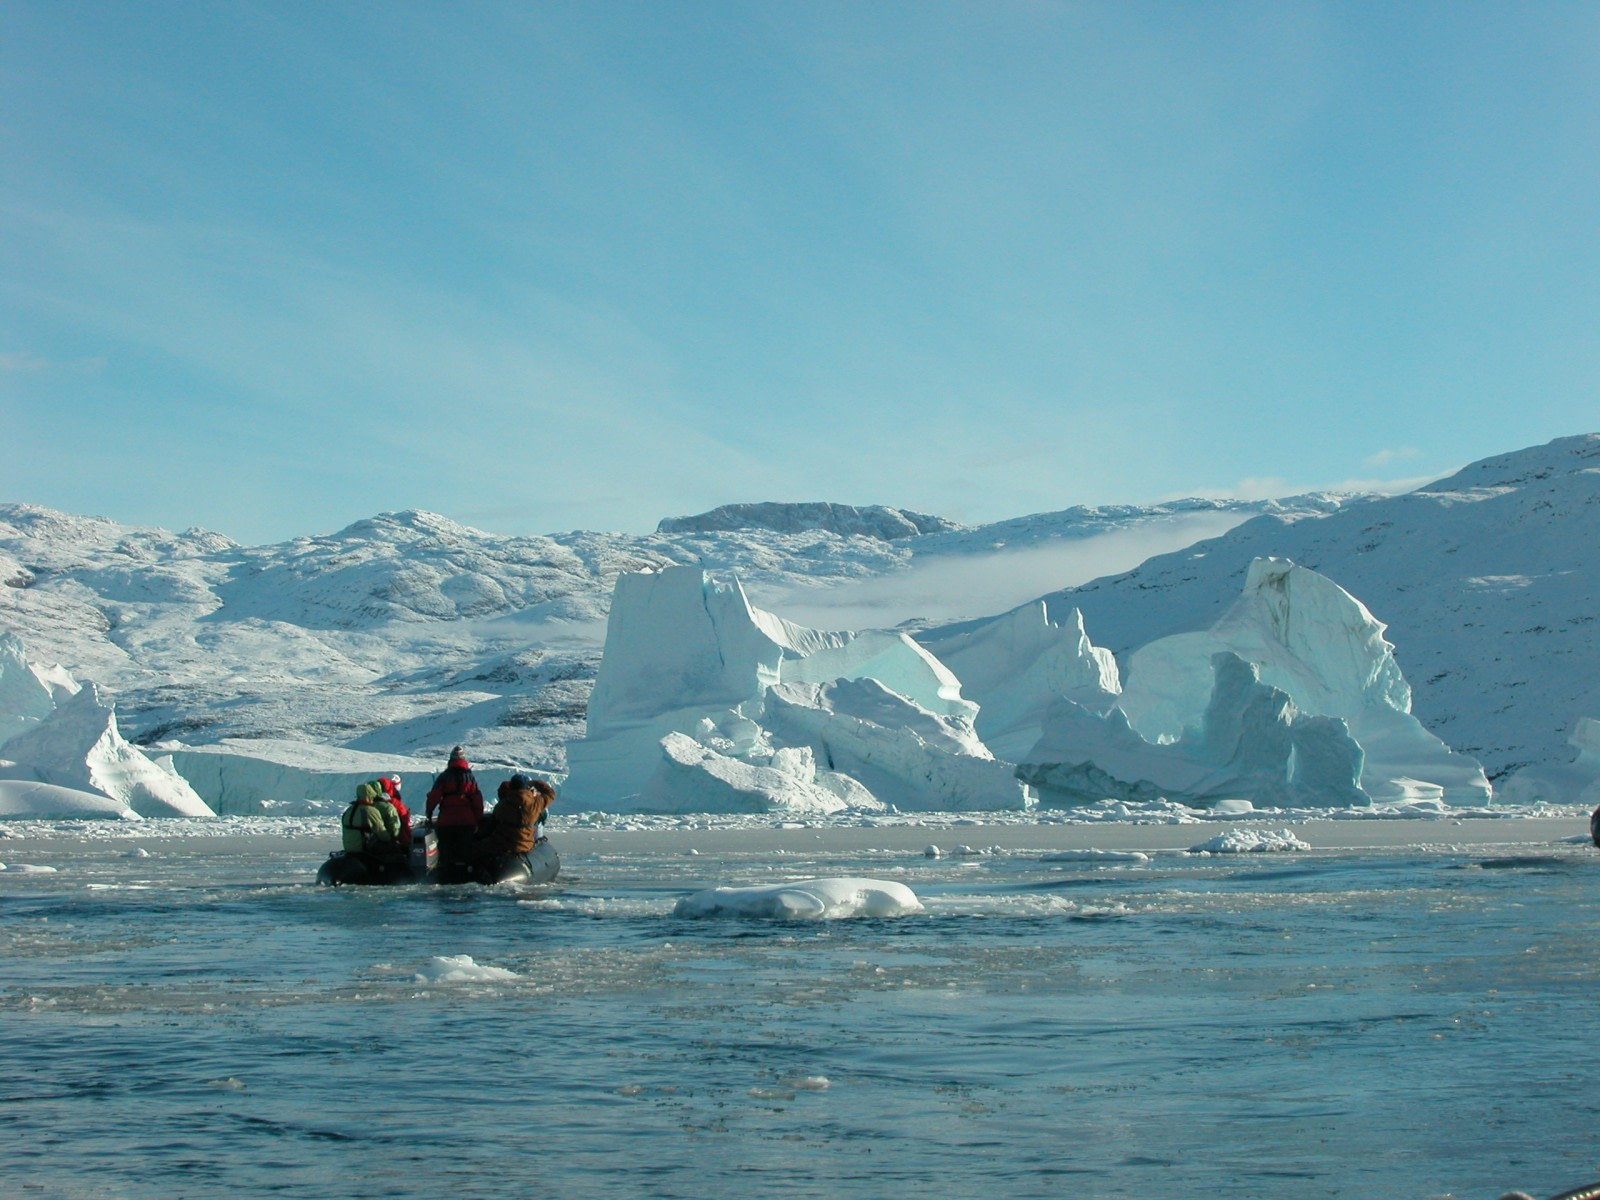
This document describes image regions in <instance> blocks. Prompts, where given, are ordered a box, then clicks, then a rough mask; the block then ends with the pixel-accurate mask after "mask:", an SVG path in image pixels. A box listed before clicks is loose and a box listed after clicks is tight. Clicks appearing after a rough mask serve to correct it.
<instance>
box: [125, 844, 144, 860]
mask: <svg viewBox="0 0 1600 1200" xmlns="http://www.w3.org/2000/svg"><path fill="white" fill-rule="evenodd" d="M122 857H123V858H149V857H150V851H148V850H146V849H145V848H144V847H143V846H135V847H134V848H133V849H132V850H129V851H128V852H127V853H126V854H124V855H123V856H122Z"/></svg>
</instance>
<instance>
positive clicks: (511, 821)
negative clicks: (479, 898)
mask: <svg viewBox="0 0 1600 1200" xmlns="http://www.w3.org/2000/svg"><path fill="white" fill-rule="evenodd" d="M555 798H556V790H555V788H553V787H551V786H550V785H549V784H548V783H546V782H545V781H544V780H542V779H529V778H527V777H526V776H524V775H521V774H518V775H513V776H512V777H511V778H510V779H508V780H506V781H505V782H504V783H502V784H501V785H500V788H499V790H498V791H497V792H496V795H495V806H494V812H492V813H491V814H489V817H488V819H487V820H486V821H485V822H484V826H485V828H486V833H485V836H484V837H483V839H482V840H481V841H480V842H479V843H478V853H477V861H476V872H475V873H476V874H477V877H478V878H479V879H480V880H481V881H483V882H485V883H494V882H495V881H496V880H498V879H500V878H501V877H502V876H503V875H505V873H506V871H507V870H508V869H509V868H510V867H511V864H512V860H513V859H515V858H517V857H519V856H521V855H524V854H526V853H528V851H530V850H532V849H533V847H534V845H535V844H536V843H537V842H538V840H539V826H540V824H541V823H542V822H543V821H544V815H545V812H546V810H548V809H549V807H550V804H551V801H553V800H554V799H555Z"/></svg>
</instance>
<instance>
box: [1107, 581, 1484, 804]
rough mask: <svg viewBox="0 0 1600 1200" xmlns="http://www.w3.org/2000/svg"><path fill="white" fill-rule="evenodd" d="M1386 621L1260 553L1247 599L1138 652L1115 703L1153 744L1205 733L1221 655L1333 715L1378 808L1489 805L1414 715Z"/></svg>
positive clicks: (1479, 779)
mask: <svg viewBox="0 0 1600 1200" xmlns="http://www.w3.org/2000/svg"><path fill="white" fill-rule="evenodd" d="M1383 632H1384V625H1383V623H1382V622H1381V621H1379V620H1378V619H1377V618H1375V617H1374V616H1373V615H1372V614H1371V613H1370V612H1368V611H1367V609H1366V606H1365V605H1363V604H1362V603H1361V602H1360V601H1359V600H1357V599H1356V598H1355V597H1354V596H1352V595H1350V593H1349V592H1346V591H1345V590H1344V589H1343V588H1341V587H1339V586H1338V585H1337V584H1336V583H1334V582H1333V581H1332V580H1330V579H1327V578H1326V577H1324V576H1322V575H1319V574H1318V573H1317V572H1315V571H1312V570H1309V569H1308V568H1306V567H1301V566H1297V565H1295V564H1294V563H1292V562H1290V561H1289V560H1287V559H1280V558H1258V559H1256V560H1255V561H1254V562H1253V563H1252V564H1251V566H1250V570H1249V573H1248V575H1247V578H1246V580H1245V586H1244V591H1243V593H1242V594H1241V595H1240V596H1239V598H1238V599H1237V600H1235V601H1234V603H1233V605H1232V606H1231V607H1229V608H1228V610H1227V611H1226V612H1224V613H1223V615H1222V617H1221V618H1220V619H1219V620H1218V621H1217V622H1216V623H1215V624H1214V625H1213V626H1212V627H1211V628H1210V629H1209V630H1206V631H1204V632H1196V633H1179V634H1173V635H1172V636H1170V637H1164V638H1159V639H1157V640H1156V641H1153V642H1150V643H1149V644H1147V645H1145V646H1142V647H1140V648H1139V649H1138V650H1135V651H1134V652H1133V654H1132V656H1131V657H1130V659H1129V663H1128V680H1127V684H1126V686H1125V687H1124V689H1123V692H1122V695H1121V697H1120V698H1119V699H1118V702H1117V703H1118V705H1119V707H1120V708H1121V709H1122V711H1123V712H1124V713H1126V714H1127V717H1128V721H1129V723H1130V725H1131V726H1132V727H1133V728H1134V729H1135V730H1137V731H1138V732H1139V734H1140V735H1142V736H1143V737H1144V738H1145V739H1146V740H1147V741H1151V742H1160V741H1172V740H1175V739H1179V738H1182V737H1183V736H1184V735H1185V733H1186V731H1188V730H1192V729H1194V728H1197V727H1199V726H1200V725H1201V724H1202V722H1203V720H1204V717H1205V714H1206V711H1207V708H1208V707H1209V705H1210V704H1211V698H1212V691H1213V683H1214V672H1213V659H1214V657H1215V655H1217V654H1218V653H1219V652H1222V651H1228V652H1231V653H1233V654H1236V655H1238V656H1239V657H1240V658H1241V659H1243V660H1245V661H1246V662H1249V663H1252V664H1254V665H1255V667H1256V669H1257V671H1258V673H1259V676H1260V679H1261V681H1262V682H1263V683H1266V684H1269V685H1271V686H1272V687H1275V688H1278V689H1280V690H1281V691H1283V692H1284V693H1285V694H1286V695H1287V696H1288V697H1289V698H1290V699H1291V700H1293V702H1294V704H1295V706H1296V708H1297V709H1298V710H1299V711H1300V712H1302V713H1309V714H1313V715H1317V716H1327V717H1337V718H1338V719H1339V720H1341V721H1343V722H1344V724H1345V726H1346V728H1347V729H1348V730H1349V734H1350V736H1351V737H1353V738H1354V739H1355V741H1356V742H1357V743H1358V744H1359V745H1360V747H1361V749H1362V751H1363V755H1364V762H1363V765H1362V768H1361V777H1360V786H1361V788H1362V790H1364V791H1365V792H1366V793H1367V794H1368V795H1369V796H1370V797H1371V798H1372V801H1373V802H1375V803H1379V804H1384V803H1404V802H1409V801H1415V800H1420V799H1434V800H1442V801H1444V802H1445V803H1448V804H1452V805H1482V804H1487V803H1488V802H1489V799H1490V795H1491V789H1490V786H1489V781H1488V779H1486V778H1485V777H1484V773H1483V768H1482V767H1481V766H1480V765H1479V764H1478V763H1477V761H1476V760H1474V759H1472V758H1469V757H1468V756H1466V755H1463V754H1457V753H1456V752H1455V751H1453V750H1451V749H1450V747H1448V746H1446V745H1445V743H1444V742H1443V741H1441V740H1440V739H1439V738H1437V737H1436V736H1434V735H1433V734H1432V733H1430V732H1428V730H1427V729H1425V728H1424V727H1423V726H1422V724H1421V722H1419V721H1418V720H1417V719H1416V717H1414V716H1412V715H1411V688H1410V686H1409V685H1408V684H1407V683H1406V680H1405V677H1404V675H1402V674H1401V671H1400V665H1399V664H1398V663H1397V662H1396V661H1395V657H1394V647H1393V646H1392V645H1390V644H1389V642H1387V641H1386V640H1385V639H1384V636H1383Z"/></svg>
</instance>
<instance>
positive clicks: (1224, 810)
mask: <svg viewBox="0 0 1600 1200" xmlns="http://www.w3.org/2000/svg"><path fill="white" fill-rule="evenodd" d="M1255 810H1256V806H1255V805H1254V804H1251V803H1250V801H1248V800H1218V801H1217V802H1216V803H1215V804H1213V805H1212V806H1211V807H1210V809H1208V810H1207V811H1209V812H1210V813H1211V815H1212V816H1214V817H1245V816H1249V815H1250V814H1251V813H1253V812H1255Z"/></svg>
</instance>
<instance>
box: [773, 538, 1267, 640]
mask: <svg viewBox="0 0 1600 1200" xmlns="http://www.w3.org/2000/svg"><path fill="white" fill-rule="evenodd" d="M1244 519H1245V518H1244V517H1243V516H1240V515H1238V514H1231V513H1213V514H1205V515H1200V516H1186V517H1178V518H1174V519H1172V520H1169V521H1162V522H1160V523H1159V524H1154V525H1148V526H1145V527H1143V528H1140V529H1132V530H1119V531H1117V532H1114V533H1107V534H1102V535H1099V536H1097V537H1088V538H1076V539H1071V540H1062V541H1056V542H1050V543H1047V544H1045V545H1034V546H1025V547H1020V548H1017V549H1007V550H999V551H996V552H994V553H990V554H949V555H944V554H926V555H918V556H916V557H914V558H913V559H912V561H911V565H910V566H909V567H908V568H906V569H905V570H904V571H900V572H897V573H896V574H893V575H882V576H877V577H874V578H872V579H867V580H863V581H861V582H859V583H844V584H837V585H832V586H828V587H824V588H816V587H797V588H792V589H783V588H772V589H763V588H760V587H759V586H748V585H747V590H748V591H749V593H750V598H751V600H752V601H753V602H754V603H755V604H756V605H757V606H758V607H760V608H764V609H767V610H768V611H770V612H774V613H776V614H777V615H778V616H780V617H784V618H786V619H787V620H790V621H794V622H797V623H798V624H801V625H808V626H810V627H812V628H814V629H891V628H893V627H895V626H896V625H900V624H903V623H904V622H907V621H957V620H962V619H965V618H968V617H984V616H991V615H994V614H997V613H1003V612H1008V611H1010V610H1011V609H1013V608H1016V607H1017V606H1018V605H1020V604H1026V603H1027V602H1029V601H1030V600H1036V599H1038V598H1039V597H1041V596H1046V595H1049V594H1050V593H1052V592H1057V591H1060V590H1061V589H1062V588H1068V587H1075V586H1077V585H1078V584H1081V583H1087V582H1088V581H1089V580H1091V579H1097V578H1099V577H1100V576H1102V575H1113V574H1116V573H1118V572H1121V571H1127V570H1131V569H1132V568H1134V567H1136V566H1138V565H1139V564H1140V563H1142V562H1144V561H1145V559H1147V558H1150V557H1152V556H1153V555H1157V554H1166V553H1169V552H1170V551H1173V550H1181V549H1183V548H1184V547H1185V546H1191V545H1193V544H1194V543H1195V542H1198V541H1203V540H1205V539H1206V538H1211V537H1218V536H1220V535H1221V534H1223V533H1226V532H1227V531H1228V530H1229V529H1232V528H1233V527H1234V526H1236V525H1238V524H1239V523H1240V522H1242V521H1243V520H1244Z"/></svg>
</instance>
